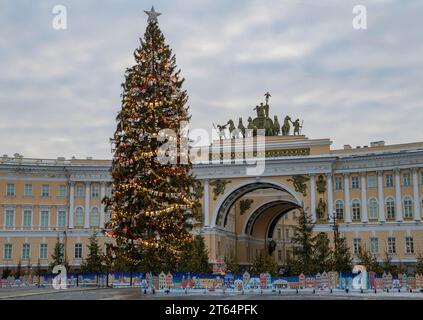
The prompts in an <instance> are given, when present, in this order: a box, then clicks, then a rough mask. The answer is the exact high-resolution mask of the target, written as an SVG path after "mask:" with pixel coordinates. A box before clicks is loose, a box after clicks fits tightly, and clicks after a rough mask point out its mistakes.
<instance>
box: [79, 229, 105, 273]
mask: <svg viewBox="0 0 423 320" xmlns="http://www.w3.org/2000/svg"><path fill="white" fill-rule="evenodd" d="M89 240H90V242H89V244H88V245H87V248H88V255H87V258H86V259H85V260H84V261H83V263H82V266H81V269H82V271H83V272H90V273H99V272H101V271H102V270H103V265H102V262H103V257H102V256H103V254H102V252H101V246H100V245H99V243H98V238H97V233H96V232H94V233H93V234H92V236H91V237H90V239H89Z"/></svg>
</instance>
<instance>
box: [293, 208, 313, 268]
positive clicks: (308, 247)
mask: <svg viewBox="0 0 423 320" xmlns="http://www.w3.org/2000/svg"><path fill="white" fill-rule="evenodd" d="M299 211H300V214H299V216H298V225H297V226H295V227H294V237H293V238H292V243H293V244H294V247H293V249H292V253H293V256H294V257H293V258H294V259H293V260H294V261H293V262H294V266H293V267H294V270H295V271H296V272H297V274H300V273H304V274H311V273H313V272H314V264H313V250H314V242H315V238H314V237H313V229H314V224H313V223H312V221H311V217H310V216H309V215H308V214H307V212H306V210H305V209H304V208H299Z"/></svg>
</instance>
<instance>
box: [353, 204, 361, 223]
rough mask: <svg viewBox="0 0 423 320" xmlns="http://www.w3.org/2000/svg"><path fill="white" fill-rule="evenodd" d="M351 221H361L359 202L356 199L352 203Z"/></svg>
mask: <svg viewBox="0 0 423 320" xmlns="http://www.w3.org/2000/svg"><path fill="white" fill-rule="evenodd" d="M352 219H353V220H354V221H359V220H360V219H361V212H360V201H359V200H358V199H354V200H353V201H352Z"/></svg>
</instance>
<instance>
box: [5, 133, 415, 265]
mask: <svg viewBox="0 0 423 320" xmlns="http://www.w3.org/2000/svg"><path fill="white" fill-rule="evenodd" d="M330 146H331V141H330V140H329V139H309V138H307V137H305V136H303V135H297V136H268V137H265V138H264V140H261V141H260V139H259V140H257V138H253V137H247V138H241V139H240V138H236V139H222V140H217V141H214V142H213V143H212V144H211V145H210V146H208V147H207V148H199V147H197V148H194V149H193V150H192V153H193V154H195V155H196V159H195V161H194V166H193V172H194V174H195V175H196V177H197V178H198V179H199V180H201V181H202V186H203V196H202V218H203V228H202V230H201V232H202V235H203V236H204V237H205V240H206V244H207V247H208V249H209V255H210V258H211V259H217V258H219V257H222V256H233V257H235V258H236V259H237V261H238V263H239V264H240V265H244V266H248V265H250V264H251V262H252V260H253V259H254V257H255V256H256V255H258V254H259V252H260V251H261V250H263V249H264V248H267V247H268V246H269V244H271V243H272V244H273V245H274V246H275V249H274V251H273V255H274V258H275V260H276V261H277V263H278V264H279V265H283V264H284V263H285V262H286V260H287V255H288V253H289V251H290V249H291V248H292V243H291V239H292V236H293V234H294V229H293V228H294V226H295V223H296V222H295V221H296V214H297V213H298V208H299V207H301V206H304V207H305V208H306V209H307V210H308V212H309V213H310V215H311V217H312V220H313V221H314V222H315V223H316V226H315V232H327V233H328V235H329V237H330V238H331V236H332V226H333V222H334V219H336V220H337V223H338V224H339V229H340V231H341V232H342V233H343V234H344V235H345V236H346V238H347V241H348V245H349V247H350V249H351V251H352V254H353V256H354V257H356V255H357V253H358V251H359V250H361V249H362V248H366V249H367V250H369V251H370V252H371V253H372V254H374V255H376V256H378V258H379V259H380V260H382V259H383V258H384V256H385V253H388V254H389V255H390V256H391V257H392V261H393V262H395V263H402V264H404V265H410V266H412V265H413V264H414V263H415V262H416V257H417V255H418V254H419V253H423V223H422V221H421V215H422V205H423V142H422V143H409V144H399V145H385V143H384V142H380V141H379V142H374V143H371V144H370V145H369V146H363V147H361V148H351V147H350V146H348V145H347V146H345V147H344V148H343V149H340V150H336V149H331V147H330ZM110 165H111V162H110V161H109V160H93V159H84V160H82V159H68V160H67V159H63V158H58V159H53V160H51V159H27V158H23V157H22V156H20V155H19V154H16V155H14V156H12V157H10V156H6V155H4V156H3V157H1V158H0V249H1V252H0V268H6V267H10V268H14V267H16V266H17V265H18V263H19V262H20V263H21V265H22V267H27V266H28V267H34V266H35V265H36V264H38V263H40V264H41V265H42V266H47V265H48V264H49V262H50V259H51V255H52V253H53V250H54V246H55V243H56V242H57V241H60V242H62V243H63V244H64V245H65V255H66V257H67V260H68V261H69V264H70V265H71V266H73V267H76V268H78V266H80V264H81V262H82V260H83V258H84V257H85V256H86V254H87V244H88V238H89V237H90V236H91V235H92V233H93V232H98V234H99V238H100V242H101V243H102V244H104V243H105V242H110V241H111V239H109V238H106V237H104V236H103V235H102V234H101V232H99V231H101V230H103V229H104V224H105V222H106V221H107V220H108V219H109V214H108V213H107V212H105V208H104V205H103V204H102V203H101V199H102V198H103V197H104V196H106V195H108V194H110V193H111V192H112V189H111V177H110V174H109V170H110ZM259 167H260V168H259ZM257 168H259V169H257ZM103 247H104V246H103Z"/></svg>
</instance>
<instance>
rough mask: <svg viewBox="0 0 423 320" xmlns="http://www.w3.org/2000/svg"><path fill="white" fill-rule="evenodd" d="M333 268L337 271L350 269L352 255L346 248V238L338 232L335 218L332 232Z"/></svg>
mask: <svg viewBox="0 0 423 320" xmlns="http://www.w3.org/2000/svg"><path fill="white" fill-rule="evenodd" d="M333 246H334V248H333V264H332V265H333V269H334V270H335V271H338V272H343V271H344V272H349V271H351V270H352V257H351V253H350V249H349V248H348V244H347V239H345V237H344V236H343V235H341V233H340V232H339V228H338V223H337V220H336V219H335V220H334V234H333Z"/></svg>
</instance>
